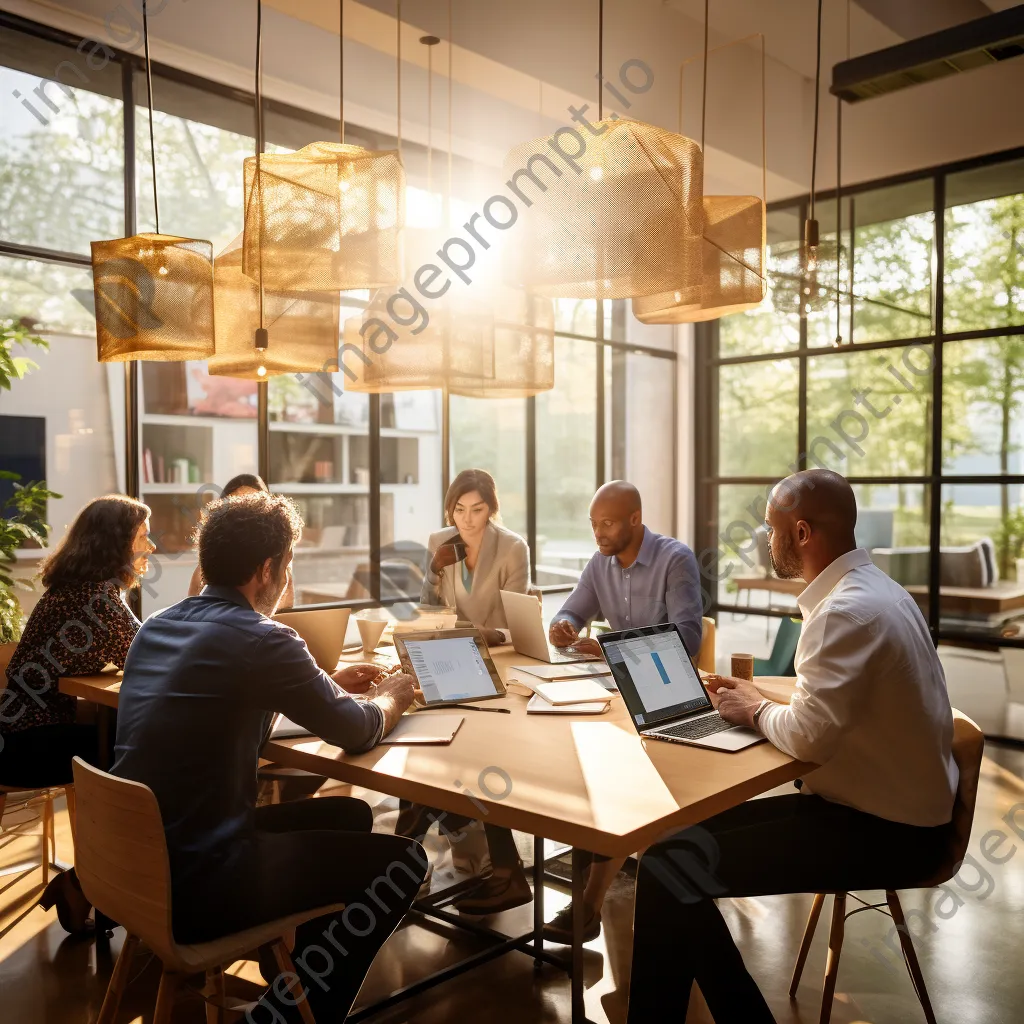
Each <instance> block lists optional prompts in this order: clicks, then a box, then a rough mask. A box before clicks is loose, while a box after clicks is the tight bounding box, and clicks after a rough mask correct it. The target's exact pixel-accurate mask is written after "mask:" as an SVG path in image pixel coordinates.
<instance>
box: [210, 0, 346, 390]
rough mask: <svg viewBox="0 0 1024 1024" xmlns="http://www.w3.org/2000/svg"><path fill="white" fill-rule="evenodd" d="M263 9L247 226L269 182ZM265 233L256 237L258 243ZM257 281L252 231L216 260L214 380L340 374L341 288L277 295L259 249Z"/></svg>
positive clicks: (259, 7)
mask: <svg viewBox="0 0 1024 1024" xmlns="http://www.w3.org/2000/svg"><path fill="white" fill-rule="evenodd" d="M262 83H263V3H262V0H257V2H256V87H255V93H256V156H255V162H256V163H255V166H256V172H255V177H254V179H253V181H254V182H255V184H254V186H253V187H252V189H251V190H247V192H246V218H245V219H246V223H249V222H250V219H251V218H252V217H255V220H256V223H257V224H258V223H259V222H261V220H262V217H263V209H264V198H263V195H262V192H263V185H264V184H265V178H264V175H262V174H261V173H260V166H261V161H262V151H263V146H264V137H263V84H262ZM260 234H261V232H259V231H257V239H258V237H259V235H260ZM256 256H257V260H256V270H257V274H256V278H255V280H254V279H253V278H252V277H251V276H249V275H248V274H246V272H245V266H244V263H245V233H244V232H243V233H242V234H240V235H238V236H237V237H236V238H235V239H234V240H233V241H232V242H230V243H229V244H228V245H227V247H226V248H225V249H224V250H223V251H222V252H221V253H219V254H218V256H217V258H216V260H215V261H214V274H213V278H214V307H215V309H214V312H215V319H216V351H215V352H214V354H213V355H211V356H210V359H209V362H208V369H209V372H210V374H211V375H214V376H229V377H241V378H245V379H250V380H267V379H268V378H269V377H274V376H277V375H278V374H282V373H317V372H321V371H322V372H330V371H333V370H336V369H337V368H338V327H339V323H338V321H339V307H340V296H339V294H338V292H337V291H334V290H319V291H314V290H305V289H303V290H288V289H271V288H270V287H269V286H268V285H267V282H266V281H265V280H264V278H263V270H264V259H265V257H266V256H267V252H266V251H265V250H264V249H262V248H261V247H260V246H259V245H258V244H257V247H256Z"/></svg>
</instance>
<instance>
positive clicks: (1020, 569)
mask: <svg viewBox="0 0 1024 1024" xmlns="http://www.w3.org/2000/svg"><path fill="white" fill-rule="evenodd" d="M999 552H1000V554H1001V555H1002V558H1003V559H1004V560H1005V565H1006V566H1007V567H1009V565H1010V563H1011V562H1013V563H1014V564H1015V565H1016V568H1017V582H1018V583H1024V506H1022V507H1020V508H1016V509H1014V510H1013V511H1012V512H1008V513H1007V514H1006V515H1005V516H1004V517H1003V521H1002V524H1001V525H1000V527H999Z"/></svg>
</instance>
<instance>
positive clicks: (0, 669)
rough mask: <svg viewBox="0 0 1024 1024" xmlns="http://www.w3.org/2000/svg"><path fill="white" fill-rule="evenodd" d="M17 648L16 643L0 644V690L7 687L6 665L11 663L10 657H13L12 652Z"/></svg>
mask: <svg viewBox="0 0 1024 1024" xmlns="http://www.w3.org/2000/svg"><path fill="white" fill-rule="evenodd" d="M17 649H18V645H17V644H16V643H13V644H0V690H6V689H7V674H6V669H7V666H8V665H10V663H11V658H13V657H14V652H15V651H16V650H17Z"/></svg>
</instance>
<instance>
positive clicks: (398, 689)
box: [373, 672, 422, 736]
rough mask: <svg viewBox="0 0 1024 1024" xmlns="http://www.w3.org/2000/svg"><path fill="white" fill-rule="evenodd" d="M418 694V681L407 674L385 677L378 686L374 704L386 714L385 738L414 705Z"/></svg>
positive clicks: (400, 673)
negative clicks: (403, 714) (405, 712)
mask: <svg viewBox="0 0 1024 1024" xmlns="http://www.w3.org/2000/svg"><path fill="white" fill-rule="evenodd" d="M417 692H418V691H417V690H416V680H415V679H414V678H413V677H412V676H411V675H409V674H408V673H407V672H396V673H394V674H392V675H389V676H385V677H384V678H383V679H382V680H381V681H380V682H379V683H378V684H377V692H376V694H375V695H374V696H373V703H374V704H376V705H377V707H379V708H380V709H381V711H382V712H384V735H385V736H386V735H387V734H388V733H389V732H391V730H392V729H394V727H395V726H396V725H398V720H399V719H400V718H401V717H402V712H404V711H405V710H406V708H408V707H409V706H410V705H411V704H412V702H413V700H414V699H415V697H416V694H417ZM421 696H422V695H421Z"/></svg>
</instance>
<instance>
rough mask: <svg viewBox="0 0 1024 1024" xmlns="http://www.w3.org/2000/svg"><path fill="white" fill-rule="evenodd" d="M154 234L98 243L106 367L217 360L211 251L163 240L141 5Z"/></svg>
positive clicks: (98, 300)
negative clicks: (214, 356) (139, 362)
mask: <svg viewBox="0 0 1024 1024" xmlns="http://www.w3.org/2000/svg"><path fill="white" fill-rule="evenodd" d="M142 24H143V40H144V43H145V56H146V85H147V90H148V100H149V152H150V159H151V161H152V167H153V215H154V219H155V221H156V231H155V232H150V233H143V234H138V235H133V236H132V237H131V238H114V239H111V240H109V241H102V242H92V243H90V248H91V250H92V278H93V291H94V295H95V306H96V356H97V359H98V360H99V361H100V362H101V363H111V362H128V361H129V360H134V359H139V360H164V361H180V360H185V359H206V358H207V356H209V355H210V354H211V353H212V352H213V346H214V337H213V245H212V244H211V243H210V242H208V241H205V240H203V239H198V238H180V237H178V236H177V235H164V234H161V233H160V205H159V202H158V200H157V187H156V146H155V144H154V138H153V72H152V68H151V66H150V61H149V15H148V5H147V3H146V0H143V3H142Z"/></svg>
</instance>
